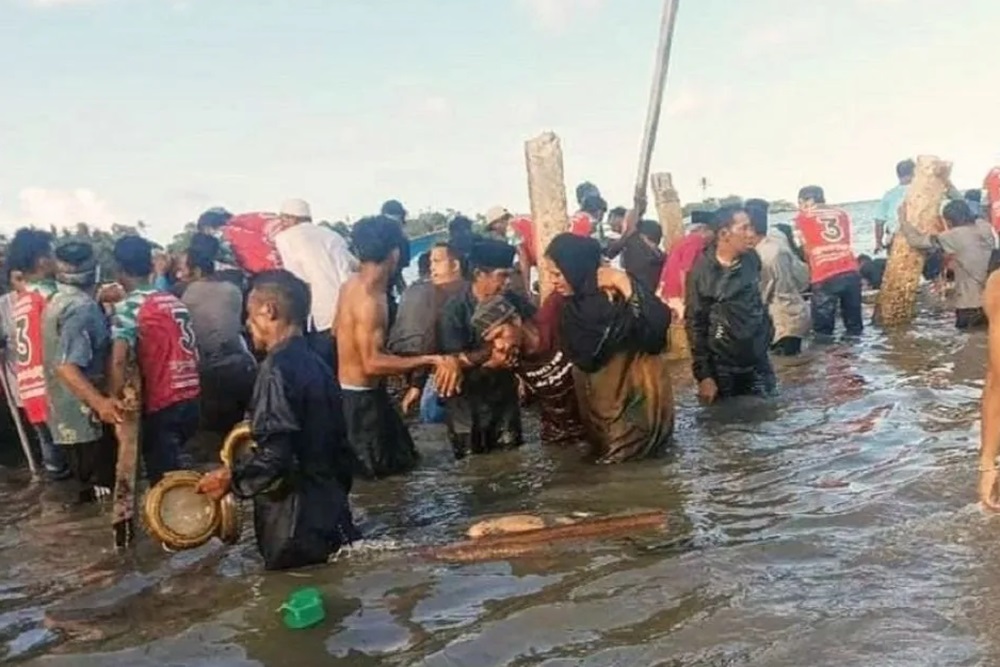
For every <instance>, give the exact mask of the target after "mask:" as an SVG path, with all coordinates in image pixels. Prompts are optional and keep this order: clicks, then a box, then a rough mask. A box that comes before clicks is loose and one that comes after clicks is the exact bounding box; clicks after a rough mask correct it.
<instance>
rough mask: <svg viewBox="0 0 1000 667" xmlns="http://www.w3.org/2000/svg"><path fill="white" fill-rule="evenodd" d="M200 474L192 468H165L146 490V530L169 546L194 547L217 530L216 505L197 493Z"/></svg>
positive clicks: (208, 498)
mask: <svg viewBox="0 0 1000 667" xmlns="http://www.w3.org/2000/svg"><path fill="white" fill-rule="evenodd" d="M200 480H201V475H200V474H199V473H197V472H194V471H193V470H176V471H173V472H168V473H167V474H166V475H164V476H163V479H161V480H160V481H159V482H157V484H156V485H155V486H154V487H153V488H151V489H150V490H149V491H148V492H147V493H146V498H145V499H144V501H143V518H144V519H145V523H146V527H147V528H148V529H149V532H150V533H151V534H152V535H153V537H155V538H156V539H157V540H159V541H160V542H162V543H163V544H165V545H167V546H168V547H169V548H171V549H178V550H180V549H194V548H196V547H200V546H201V545H203V544H205V543H206V542H208V541H209V540H210V539H212V536H213V535H215V534H216V532H217V531H218V530H219V521H220V509H219V506H218V504H217V503H216V502H215V501H214V500H212V499H211V498H210V497H209V496H206V495H203V494H200V493H198V491H197V486H198V482H199V481H200Z"/></svg>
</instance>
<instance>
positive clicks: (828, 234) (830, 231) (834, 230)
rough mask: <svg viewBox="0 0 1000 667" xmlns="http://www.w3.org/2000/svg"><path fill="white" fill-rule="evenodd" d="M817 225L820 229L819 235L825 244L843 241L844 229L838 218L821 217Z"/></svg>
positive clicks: (833, 216) (831, 216) (834, 216)
mask: <svg viewBox="0 0 1000 667" xmlns="http://www.w3.org/2000/svg"><path fill="white" fill-rule="evenodd" d="M819 224H820V227H821V228H822V229H821V230H820V234H821V235H822V236H823V240H824V241H826V242H827V243H840V242H841V241H843V240H844V227H843V225H841V224H840V217H838V216H836V215H830V216H823V217H821V218H819Z"/></svg>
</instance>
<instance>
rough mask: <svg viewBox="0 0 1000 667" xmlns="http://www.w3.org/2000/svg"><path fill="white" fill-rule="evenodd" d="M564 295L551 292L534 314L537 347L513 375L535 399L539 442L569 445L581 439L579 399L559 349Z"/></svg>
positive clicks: (571, 369)
mask: <svg viewBox="0 0 1000 667" xmlns="http://www.w3.org/2000/svg"><path fill="white" fill-rule="evenodd" d="M563 302H564V299H563V297H562V296H560V295H559V294H552V295H550V296H549V297H548V298H547V299H546V300H545V303H543V304H542V307H541V308H540V309H539V311H538V314H537V315H536V316H535V326H537V327H538V334H539V345H538V347H539V349H538V350H537V351H536V352H535V353H534V354H532V355H531V356H527V355H526V356H524V357H522V358H521V361H520V363H519V364H518V366H517V375H518V377H519V378H520V379H521V381H522V382H523V383H524V385H525V387H527V389H528V391H529V392H530V393H531V395H532V396H533V397H534V398H535V400H536V401H537V403H538V411H539V417H540V418H541V436H542V444H546V445H573V444H576V443H578V442H582V441H583V440H584V439H585V432H584V427H583V420H582V419H581V418H580V403H579V400H578V398H577V395H576V390H575V387H574V384H573V364H572V363H570V360H569V358H568V357H567V356H566V355H565V354H563V352H562V350H561V349H559V320H560V317H561V315H562V307H563Z"/></svg>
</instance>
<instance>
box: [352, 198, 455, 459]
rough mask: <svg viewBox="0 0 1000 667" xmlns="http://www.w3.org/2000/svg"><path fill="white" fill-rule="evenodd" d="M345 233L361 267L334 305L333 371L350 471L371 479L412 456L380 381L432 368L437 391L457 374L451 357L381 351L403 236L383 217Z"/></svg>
mask: <svg viewBox="0 0 1000 667" xmlns="http://www.w3.org/2000/svg"><path fill="white" fill-rule="evenodd" d="M351 236H352V241H353V245H354V251H355V253H356V255H357V258H358V261H360V263H361V266H360V268H359V270H358V273H357V274H356V275H355V276H353V277H352V278H351V279H350V280H348V281H347V283H346V284H345V285H344V287H343V291H342V293H341V295H340V298H339V301H338V306H337V317H336V321H335V323H334V332H335V335H336V339H337V355H338V360H337V361H338V366H337V374H338V377H339V379H340V386H341V389H342V390H343V403H344V418H345V420H346V425H347V438H348V440H349V441H350V444H351V448H352V449H353V450H354V453H355V456H356V459H357V470H356V473H357V474H359V475H361V476H364V477H367V478H369V479H373V478H380V477H388V476H390V475H397V474H402V473H405V472H408V471H410V470H412V469H413V468H414V467H415V466H416V464H417V460H418V459H419V455H418V454H417V449H416V447H415V446H414V445H413V439H412V438H411V437H410V433H409V430H408V429H407V428H406V424H404V423H403V420H402V417H400V415H399V413H398V412H397V411H396V408H395V407H394V406H393V404H392V401H391V400H390V398H389V394H388V392H387V391H386V389H385V382H384V378H386V377H388V376H392V375H403V374H405V373H409V372H410V371H413V370H416V369H418V368H422V367H426V366H434V367H435V371H436V379H437V380H438V384H437V386H438V387H441V388H444V389H446V390H449V391H450V390H453V389H454V387H455V385H456V382H457V377H458V375H459V374H460V370H459V363H458V360H457V358H453V357H442V356H437V355H418V356H409V357H400V356H396V355H392V354H388V353H386V351H385V340H386V338H387V336H386V330H387V329H388V326H389V308H388V301H387V296H386V292H387V286H388V285H389V283H390V281H391V280H392V279H393V277H394V276H395V275H396V268H397V265H398V262H399V258H400V255H401V253H402V247H403V245H404V244H405V243H406V242H407V241H406V237H405V236H404V235H403V229H402V226H401V225H400V224H399V222H397V221H396V220H393V219H392V218H389V217H387V216H378V217H372V218H365V219H363V220H359V221H358V222H357V223H356V224H355V225H354V230H353V232H352V235H351Z"/></svg>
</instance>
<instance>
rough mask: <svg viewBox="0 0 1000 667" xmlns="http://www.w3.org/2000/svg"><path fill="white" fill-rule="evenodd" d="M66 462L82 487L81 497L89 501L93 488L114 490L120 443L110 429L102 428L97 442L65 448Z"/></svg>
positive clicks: (76, 444) (79, 443) (80, 443)
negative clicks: (100, 487)
mask: <svg viewBox="0 0 1000 667" xmlns="http://www.w3.org/2000/svg"><path fill="white" fill-rule="evenodd" d="M64 451H65V453H66V460H67V463H68V465H69V469H70V471H71V473H72V477H73V479H74V480H76V483H77V484H78V486H79V487H80V488H79V490H80V493H81V497H84V498H88V499H89V492H92V491H93V487H95V486H102V487H104V488H106V489H113V488H114V486H115V465H116V463H117V460H118V442H117V441H116V440H115V436H114V432H113V431H112V430H111V429H110V428H102V429H101V433H100V434H99V435H98V437H97V439H96V440H91V441H88V442H77V443H74V444H73V446H71V447H65V448H64Z"/></svg>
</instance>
